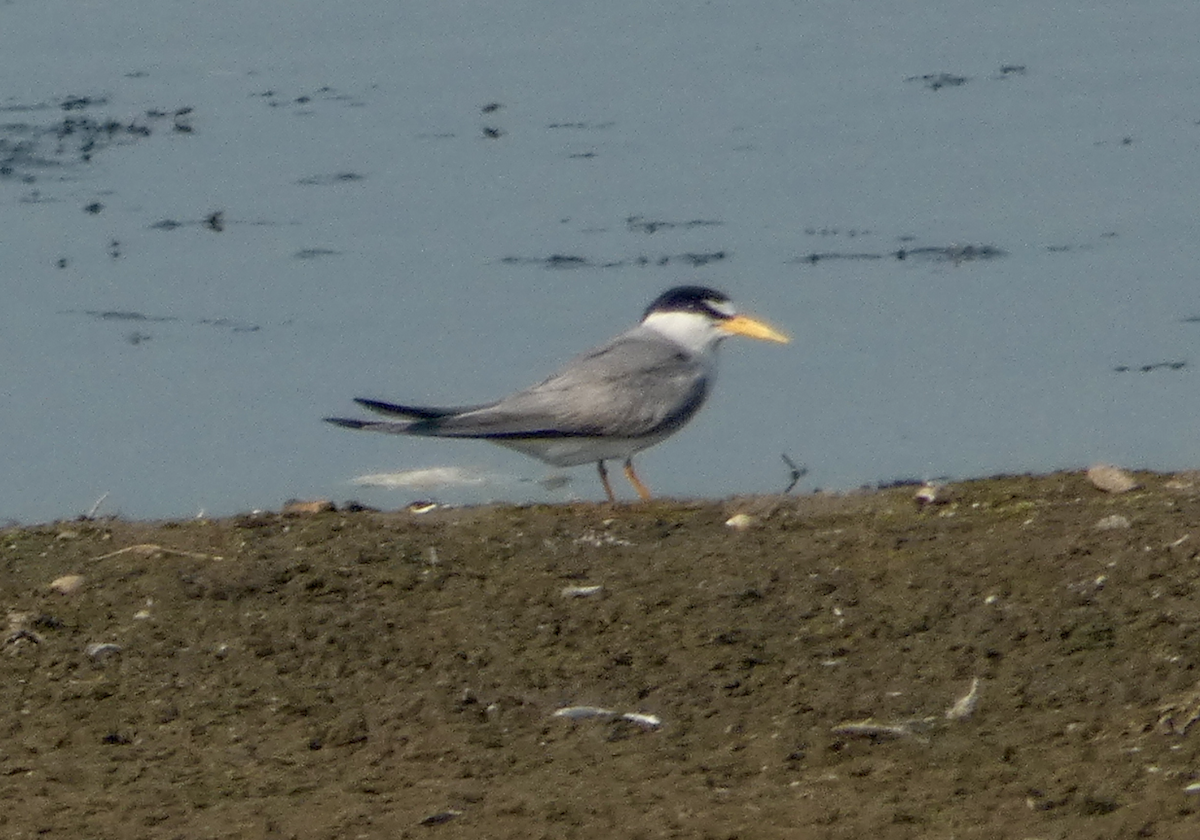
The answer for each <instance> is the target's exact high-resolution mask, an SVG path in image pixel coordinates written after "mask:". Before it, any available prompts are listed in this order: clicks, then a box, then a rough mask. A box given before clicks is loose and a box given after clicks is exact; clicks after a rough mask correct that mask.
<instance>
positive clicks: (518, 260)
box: [500, 251, 729, 269]
mask: <svg viewBox="0 0 1200 840" xmlns="http://www.w3.org/2000/svg"><path fill="white" fill-rule="evenodd" d="M728 258H729V252H728V251H706V252H690V251H689V252H685V253H682V254H662V255H659V256H656V257H651V256H645V255H640V256H637V257H631V258H629V259H624V260H612V261H607V262H600V261H597V260H591V259H589V258H587V257H581V256H579V255H577V254H551V255H550V256H548V257H502V258H501V259H500V262H502V263H504V264H505V265H532V266H540V267H542V268H552V269H572V268H625V267H628V266H635V267H639V268H640V267H646V266H666V265H677V264H683V265H686V266H688V267H690V268H698V267H700V266H703V265H708V264H709V263H712V262H720V261H721V260H725V259H728Z"/></svg>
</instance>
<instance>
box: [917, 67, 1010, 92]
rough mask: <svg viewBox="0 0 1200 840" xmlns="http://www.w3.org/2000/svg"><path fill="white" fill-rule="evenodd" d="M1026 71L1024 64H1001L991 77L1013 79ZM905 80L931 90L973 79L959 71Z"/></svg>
mask: <svg viewBox="0 0 1200 840" xmlns="http://www.w3.org/2000/svg"><path fill="white" fill-rule="evenodd" d="M1026 72H1027V68H1026V67H1025V65H1024V64H1001V65H1000V68H999V69H998V70H997V71H996V73H995V74H994V75H993V76H992V77H991V78H992V79H1011V78H1014V77H1016V76H1024V75H1025V74H1026ZM904 81H906V82H914V83H920V84H922V85H924V86H925V87H926V88H928V89H929V90H941V89H942V88H951V87H962V86H963V85H965V84H966V83H967V82H969V81H971V77H970V76H960V75H958V74H957V73H945V72H942V73H925V74H924V75H921V76H909V77H908V78H906V79H905V80H904Z"/></svg>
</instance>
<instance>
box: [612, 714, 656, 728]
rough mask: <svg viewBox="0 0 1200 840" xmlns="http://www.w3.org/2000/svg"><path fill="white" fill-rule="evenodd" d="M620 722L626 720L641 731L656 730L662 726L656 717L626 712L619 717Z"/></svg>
mask: <svg viewBox="0 0 1200 840" xmlns="http://www.w3.org/2000/svg"><path fill="white" fill-rule="evenodd" d="M621 720H627V721H629V722H630V723H636V724H637V725H638V726H640V727H642V728H643V729H658V728H659V727H660V726H662V720H660V719H659V717H658V716H657V715H643V714H639V713H638V712H626V713H625V714H623V715H621Z"/></svg>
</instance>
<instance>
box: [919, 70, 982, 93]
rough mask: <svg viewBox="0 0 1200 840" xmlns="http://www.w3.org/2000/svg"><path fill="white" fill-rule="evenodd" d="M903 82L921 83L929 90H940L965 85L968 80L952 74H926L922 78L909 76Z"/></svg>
mask: <svg viewBox="0 0 1200 840" xmlns="http://www.w3.org/2000/svg"><path fill="white" fill-rule="evenodd" d="M904 81H906V82H921V83H922V84H924V85H925V87H927V88H929V89H930V90H941V89H942V88H945V87H959V86H961V85H965V84H966V83H967V82H968V81H970V79H969V78H968V77H966V76H958V75H955V74H954V73H926V74H925V75H923V76H909V77H908V78H907V79H905V80H904Z"/></svg>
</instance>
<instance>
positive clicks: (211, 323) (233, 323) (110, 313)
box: [59, 309, 262, 345]
mask: <svg viewBox="0 0 1200 840" xmlns="http://www.w3.org/2000/svg"><path fill="white" fill-rule="evenodd" d="M59 314H60V315H83V316H85V317H88V318H93V319H95V320H97V321H112V322H118V323H138V324H156V323H158V324H165V323H186V324H191V325H193V326H200V327H213V328H216V329H220V330H227V331H228V332H231V333H251V332H258V331H259V330H261V329H262V326H261V325H260V324H252V323H249V322H247V321H239V320H237V319H236V318H200V319H197V320H195V321H190V322H189V321H184V320H183V319H182V318H178V317H176V316H174V315H147V314H146V313H145V312H138V311H137V310H133V309H66V310H63V311H61V312H60V313H59ZM151 338H153V336H152V335H151V334H149V333H147V332H143V331H142V330H133V331H131V332H128V333H126V334H125V340H126V341H127V342H129V343H130V344H133V345H138V344H141V343H143V342H146V341H149V340H150V339H151Z"/></svg>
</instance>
